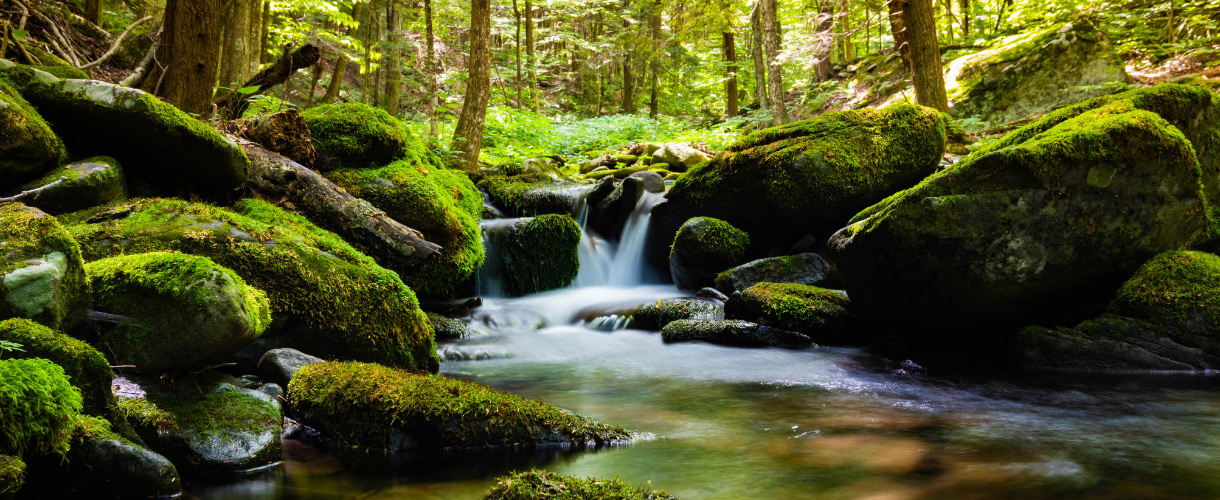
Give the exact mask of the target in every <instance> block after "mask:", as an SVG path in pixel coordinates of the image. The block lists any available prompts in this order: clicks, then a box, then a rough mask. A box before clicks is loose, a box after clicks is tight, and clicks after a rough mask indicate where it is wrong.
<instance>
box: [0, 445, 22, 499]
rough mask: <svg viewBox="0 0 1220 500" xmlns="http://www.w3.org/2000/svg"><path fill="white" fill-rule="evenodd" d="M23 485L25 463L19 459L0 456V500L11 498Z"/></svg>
mask: <svg viewBox="0 0 1220 500" xmlns="http://www.w3.org/2000/svg"><path fill="white" fill-rule="evenodd" d="M24 484H25V462H22V461H21V458H19V457H14V456H9V455H0V498H2V499H5V500H7V499H10V498H13V497H14V496H16V495H17V491H19V490H21V486H22V485H24Z"/></svg>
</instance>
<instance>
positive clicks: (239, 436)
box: [119, 374, 283, 476]
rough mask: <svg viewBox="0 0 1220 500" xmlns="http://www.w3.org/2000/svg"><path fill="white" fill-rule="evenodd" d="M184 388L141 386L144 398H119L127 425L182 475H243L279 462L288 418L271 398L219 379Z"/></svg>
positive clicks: (148, 383)
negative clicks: (284, 418) (285, 423)
mask: <svg viewBox="0 0 1220 500" xmlns="http://www.w3.org/2000/svg"><path fill="white" fill-rule="evenodd" d="M180 382H181V383H180V384H177V385H163V384H160V383H158V382H155V381H151V380H140V381H138V382H137V383H138V384H139V387H140V389H141V390H143V391H144V397H128V396H126V395H124V394H120V395H119V410H120V411H122V412H123V414H124V415H125V416H126V417H127V421H128V422H131V425H132V427H135V429H136V432H137V433H139V434H140V437H141V438H143V439H144V442H145V443H148V446H149V448H151V449H152V450H154V451H156V452H157V453H160V454H162V455H164V456H165V457H166V458H168V459H169V460H170V461H171V462H173V463H174V465H176V466H177V467H178V469H179V472H180V473H182V474H183V475H188V476H189V475H199V474H206V473H222V472H235V471H243V470H248V469H253V468H256V467H261V466H264V465H267V464H270V463H273V462H277V461H279V460H280V458H281V449H280V431H281V430H282V427H281V426H282V423H283V414H282V412H281V410H280V406H279V404H278V403H277V402H276V401H275V400H274V399H273V398H272V397H271V396H269V395H267V394H266V393H263V392H260V391H256V390H251V389H245V388H242V387H239V386H238V385H237V380H236V379H233V378H232V377H224V376H221V375H217V374H210V375H205V376H204V377H200V378H198V379H196V380H190V381H187V380H183V381H180Z"/></svg>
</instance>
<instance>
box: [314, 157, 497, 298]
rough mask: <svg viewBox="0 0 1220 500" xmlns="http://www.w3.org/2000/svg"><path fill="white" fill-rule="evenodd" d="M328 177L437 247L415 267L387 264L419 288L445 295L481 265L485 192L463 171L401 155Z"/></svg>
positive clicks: (407, 282) (468, 277) (419, 291)
mask: <svg viewBox="0 0 1220 500" xmlns="http://www.w3.org/2000/svg"><path fill="white" fill-rule="evenodd" d="M326 177H327V178H328V179H330V180H331V181H334V182H335V184H338V185H339V186H340V187H342V188H344V189H346V190H347V192H349V193H351V194H352V196H355V197H357V198H362V199H364V200H367V201H368V202H369V203H372V204H373V205H374V206H376V207H377V208H380V209H382V210H384V211H385V212H386V213H387V214H389V216H390V217H391V218H393V219H394V220H396V221H398V222H401V223H402V224H403V225H406V226H408V227H410V228H412V229H415V230H417V231H419V232H420V233H423V235H424V238H426V239H427V240H428V241H430V242H433V243H436V244H437V245H440V246H441V254H440V256H438V257H433V258H430V259H427V260H425V261H424V262H423V263H422V264H421V265H419V266H417V267H415V268H412V269H402V268H396V267H393V266H391V269H392V270H393V271H396V272H398V275H399V276H400V277H401V278H402V280H403V281H404V282H405V283H406V284H407V285H408V286H410V287H411V289H413V290H415V291H416V292H417V293H420V294H426V295H431V296H444V295H448V294H450V293H451V292H453V291H454V289H455V288H456V287H457V286H458V285H459V284H461V283H463V282H465V281H467V280H469V279H470V277H471V276H472V275H473V274H474V273H475V272H477V271H478V269H479V268H480V267H482V266H483V258H484V251H483V237H482V234H481V233H480V232H479V219H480V217H481V215H482V212H483V196H482V195H481V194H480V193H479V191H478V190H477V189H475V187H474V183H473V182H471V181H470V179H469V178H468V177H466V174H464V173H462V172H458V171H455V170H448V169H444V168H435V167H421V166H418V165H416V164H415V163H412V162H409V161H406V160H400V161H397V162H394V163H392V164H390V165H389V166H387V167H384V168H380V169H363V170H352V169H347V170H335V171H332V172H329V173H327V174H326Z"/></svg>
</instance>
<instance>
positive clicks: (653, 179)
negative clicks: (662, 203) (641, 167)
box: [624, 170, 665, 193]
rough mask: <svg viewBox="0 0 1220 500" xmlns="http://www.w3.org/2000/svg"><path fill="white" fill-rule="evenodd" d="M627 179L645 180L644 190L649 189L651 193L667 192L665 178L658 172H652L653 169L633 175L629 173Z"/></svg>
mask: <svg viewBox="0 0 1220 500" xmlns="http://www.w3.org/2000/svg"><path fill="white" fill-rule="evenodd" d="M627 179H640V180H641V181H644V185H643V188H644V191H647V192H649V193H664V192H665V179H664V178H662V177H661V174H658V173H656V172H652V171H648V170H645V171H643V172H636V173H633V174H631V175H628V176H627ZM624 180H626V179H624Z"/></svg>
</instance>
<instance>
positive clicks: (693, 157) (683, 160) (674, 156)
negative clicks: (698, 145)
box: [652, 142, 711, 172]
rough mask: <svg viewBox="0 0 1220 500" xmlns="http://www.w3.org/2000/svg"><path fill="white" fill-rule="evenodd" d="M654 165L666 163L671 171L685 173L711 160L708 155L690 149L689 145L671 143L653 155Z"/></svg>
mask: <svg viewBox="0 0 1220 500" xmlns="http://www.w3.org/2000/svg"><path fill="white" fill-rule="evenodd" d="M652 158H653V162H652V164H653V165H656V164H657V163H664V164H667V165H669V169H670V170H672V171H674V172H685V171H687V170H690V169H691V168H694V167H695V165H698V164H700V163H703V162H705V161H708V160H709V159H711V158H710V157H708V155H707V153H704V152H703V151H699V150H698V149H695V148H692V147H690V145H689V144H684V143H681V142H671V143H667V144H665V145H664V146H662V147H661V148H660V149H657V150H656V151H655V152H653V154H652Z"/></svg>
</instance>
